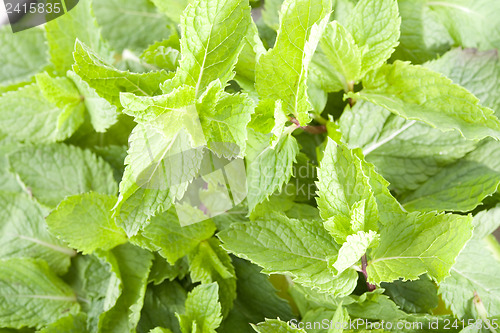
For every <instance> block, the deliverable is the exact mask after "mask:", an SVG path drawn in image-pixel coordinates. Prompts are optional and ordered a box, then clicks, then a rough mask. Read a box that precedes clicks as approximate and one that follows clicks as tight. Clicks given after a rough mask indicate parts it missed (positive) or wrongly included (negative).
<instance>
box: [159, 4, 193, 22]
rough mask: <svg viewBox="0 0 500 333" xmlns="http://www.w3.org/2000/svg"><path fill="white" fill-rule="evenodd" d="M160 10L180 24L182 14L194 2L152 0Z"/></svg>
mask: <svg viewBox="0 0 500 333" xmlns="http://www.w3.org/2000/svg"><path fill="white" fill-rule="evenodd" d="M152 2H153V3H154V4H155V6H156V7H158V10H159V11H160V12H162V13H163V14H165V15H167V17H168V18H169V19H170V20H172V21H173V22H175V23H176V24H179V23H180V21H181V15H182V12H183V11H184V9H186V7H187V5H188V4H189V3H190V2H192V1H190V0H152Z"/></svg>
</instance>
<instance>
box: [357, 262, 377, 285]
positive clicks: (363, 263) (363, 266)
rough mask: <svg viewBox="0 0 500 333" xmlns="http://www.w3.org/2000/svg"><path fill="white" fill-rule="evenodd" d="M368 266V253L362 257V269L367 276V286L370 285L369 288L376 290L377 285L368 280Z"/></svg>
mask: <svg viewBox="0 0 500 333" xmlns="http://www.w3.org/2000/svg"><path fill="white" fill-rule="evenodd" d="M366 266H368V260H367V259H366V254H365V255H363V256H362V257H361V271H362V272H363V275H364V276H365V280H366V286H367V287H368V290H369V291H374V290H375V289H376V288H377V286H375V285H374V284H371V283H370V282H368V273H367V272H366Z"/></svg>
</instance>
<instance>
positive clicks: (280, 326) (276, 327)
mask: <svg viewBox="0 0 500 333" xmlns="http://www.w3.org/2000/svg"><path fill="white" fill-rule="evenodd" d="M252 327H253V329H254V330H255V332H258V333H293V332H296V333H305V332H306V331H304V330H303V329H298V328H292V327H290V325H288V324H287V323H285V322H284V321H281V320H279V319H266V321H265V322H263V323H260V324H258V325H252Z"/></svg>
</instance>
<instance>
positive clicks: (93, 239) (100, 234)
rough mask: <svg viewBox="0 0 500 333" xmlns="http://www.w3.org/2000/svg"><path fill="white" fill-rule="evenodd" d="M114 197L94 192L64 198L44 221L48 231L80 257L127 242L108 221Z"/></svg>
mask: <svg viewBox="0 0 500 333" xmlns="http://www.w3.org/2000/svg"><path fill="white" fill-rule="evenodd" d="M115 203H116V197H114V196H110V195H104V194H98V193H95V192H91V193H85V194H81V195H75V196H71V197H66V199H64V200H63V201H62V202H61V203H60V204H59V205H58V206H57V208H56V209H55V210H54V211H52V213H51V214H50V215H49V216H48V217H47V224H48V226H49V230H50V231H51V232H52V233H53V234H55V235H57V236H58V237H59V238H60V239H62V240H64V241H65V242H67V243H68V244H69V245H70V246H71V247H73V248H75V249H77V250H78V251H81V252H82V253H83V254H87V253H92V252H94V251H95V250H97V249H101V250H110V249H112V248H114V247H115V246H117V245H119V244H123V243H125V242H126V241H127V237H126V235H125V232H124V231H123V230H122V229H119V228H118V227H117V226H116V224H115V221H114V219H113V218H112V217H111V215H112V212H111V209H112V208H113V206H114V204H115Z"/></svg>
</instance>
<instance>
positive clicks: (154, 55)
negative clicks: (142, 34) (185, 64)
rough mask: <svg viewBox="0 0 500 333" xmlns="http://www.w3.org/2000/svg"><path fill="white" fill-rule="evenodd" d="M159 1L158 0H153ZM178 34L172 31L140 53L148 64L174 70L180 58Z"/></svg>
mask: <svg viewBox="0 0 500 333" xmlns="http://www.w3.org/2000/svg"><path fill="white" fill-rule="evenodd" d="M155 1H159V0H155ZM180 47H181V46H180V42H179V36H178V35H177V34H174V33H172V35H170V38H168V39H164V40H163V41H161V42H156V43H154V44H152V45H150V46H149V47H148V48H147V49H146V50H145V51H144V52H143V53H142V55H141V58H142V59H144V61H146V62H147V63H148V64H151V65H154V66H156V67H158V68H162V69H165V70H167V71H175V69H176V68H177V66H179V60H180V58H181V53H180V52H179V49H180Z"/></svg>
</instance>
